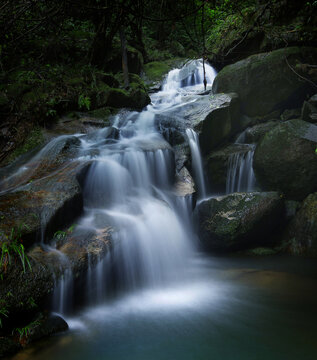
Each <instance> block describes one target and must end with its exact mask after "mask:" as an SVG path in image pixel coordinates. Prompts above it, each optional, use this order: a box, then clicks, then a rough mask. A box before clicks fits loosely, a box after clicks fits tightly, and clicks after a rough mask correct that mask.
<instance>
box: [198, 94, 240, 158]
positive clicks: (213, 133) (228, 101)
mask: <svg viewBox="0 0 317 360" xmlns="http://www.w3.org/2000/svg"><path fill="white" fill-rule="evenodd" d="M194 129H195V131H196V132H198V133H200V135H199V142H200V147H201V150H202V152H203V153H205V154H206V153H208V152H209V151H211V150H212V149H214V148H215V147H217V146H219V145H220V144H221V143H223V142H224V141H225V140H227V139H229V138H230V137H232V136H233V135H235V134H236V133H238V132H239V131H241V130H242V123H241V121H240V103H239V99H238V96H237V94H234V93H230V94H217V95H213V96H212V97H211V102H210V106H209V113H208V114H207V116H206V117H205V118H204V120H203V121H200V122H199V123H197V124H196V125H195V126H194Z"/></svg>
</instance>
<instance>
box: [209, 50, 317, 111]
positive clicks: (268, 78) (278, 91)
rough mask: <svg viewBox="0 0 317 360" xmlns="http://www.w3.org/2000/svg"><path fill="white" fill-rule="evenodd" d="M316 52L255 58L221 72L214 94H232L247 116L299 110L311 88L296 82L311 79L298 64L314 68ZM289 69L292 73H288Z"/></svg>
mask: <svg viewBox="0 0 317 360" xmlns="http://www.w3.org/2000/svg"><path fill="white" fill-rule="evenodd" d="M316 61H317V49H315V48H309V47H302V48H298V47H291V48H286V49H280V50H275V51H272V52H269V53H262V54H256V55H252V56H250V57H248V58H247V59H244V60H241V61H239V62H237V63H235V64H233V65H228V66H226V67H225V68H224V69H223V70H221V71H220V72H219V73H218V75H217V77H216V78H215V81H214V83H213V92H214V93H221V92H224V93H228V92H236V93H237V94H238V95H239V98H240V101H241V110H242V112H244V113H245V114H247V115H249V116H256V115H265V114H268V113H270V112H272V111H274V110H281V111H282V110H284V109H292V108H296V107H299V106H301V104H302V102H303V101H304V100H305V98H306V96H307V94H312V93H313V91H314V88H313V86H312V85H311V84H310V83H309V82H307V81H304V80H303V79H302V78H300V77H299V76H298V75H297V74H296V73H295V72H294V71H293V70H294V69H295V68H296V72H297V73H299V75H300V76H306V77H309V78H310V79H311V76H309V74H306V72H307V71H306V70H305V69H304V68H301V67H300V66H296V65H298V64H316ZM292 69H293V70H292Z"/></svg>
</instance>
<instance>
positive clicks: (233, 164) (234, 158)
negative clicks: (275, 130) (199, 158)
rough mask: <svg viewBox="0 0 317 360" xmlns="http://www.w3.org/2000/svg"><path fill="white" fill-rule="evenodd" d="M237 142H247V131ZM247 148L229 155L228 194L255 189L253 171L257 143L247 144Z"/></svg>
mask: <svg viewBox="0 0 317 360" xmlns="http://www.w3.org/2000/svg"><path fill="white" fill-rule="evenodd" d="M235 144H245V133H244V132H242V133H241V134H240V135H239V136H238V138H237V140H236V141H235ZM245 147H246V149H245V150H243V151H239V152H236V153H234V154H232V155H230V156H229V160H228V170H227V182H226V194H231V193H233V192H241V191H246V192H248V191H253V190H254V186H255V175H254V171H253V155H254V151H255V145H253V144H245Z"/></svg>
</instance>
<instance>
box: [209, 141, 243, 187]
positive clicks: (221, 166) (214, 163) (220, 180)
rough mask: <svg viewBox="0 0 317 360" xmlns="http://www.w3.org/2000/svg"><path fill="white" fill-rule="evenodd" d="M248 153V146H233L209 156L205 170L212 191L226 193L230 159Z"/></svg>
mask: <svg viewBox="0 0 317 360" xmlns="http://www.w3.org/2000/svg"><path fill="white" fill-rule="evenodd" d="M248 151H250V145H248V144H232V145H228V146H225V147H223V148H222V149H220V150H217V151H214V152H211V153H210V154H209V155H208V157H207V159H206V165H205V167H204V170H205V173H206V175H207V179H208V183H209V186H210V188H211V189H212V191H214V192H225V190H226V182H227V174H228V163H229V158H230V157H231V156H234V155H235V154H242V153H243V154H245V153H247V152H248Z"/></svg>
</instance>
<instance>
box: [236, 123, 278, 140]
mask: <svg viewBox="0 0 317 360" xmlns="http://www.w3.org/2000/svg"><path fill="white" fill-rule="evenodd" d="M278 124H279V121H268V122H266V123H263V124H258V125H254V126H252V127H249V128H247V129H246V130H245V131H244V138H243V142H244V143H247V144H254V143H257V142H259V141H260V139H261V138H262V137H263V136H264V135H265V134H266V133H267V132H269V131H270V130H272V129H273V128H274V127H275V126H277V125H278ZM237 142H239V141H238V140H237Z"/></svg>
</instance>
